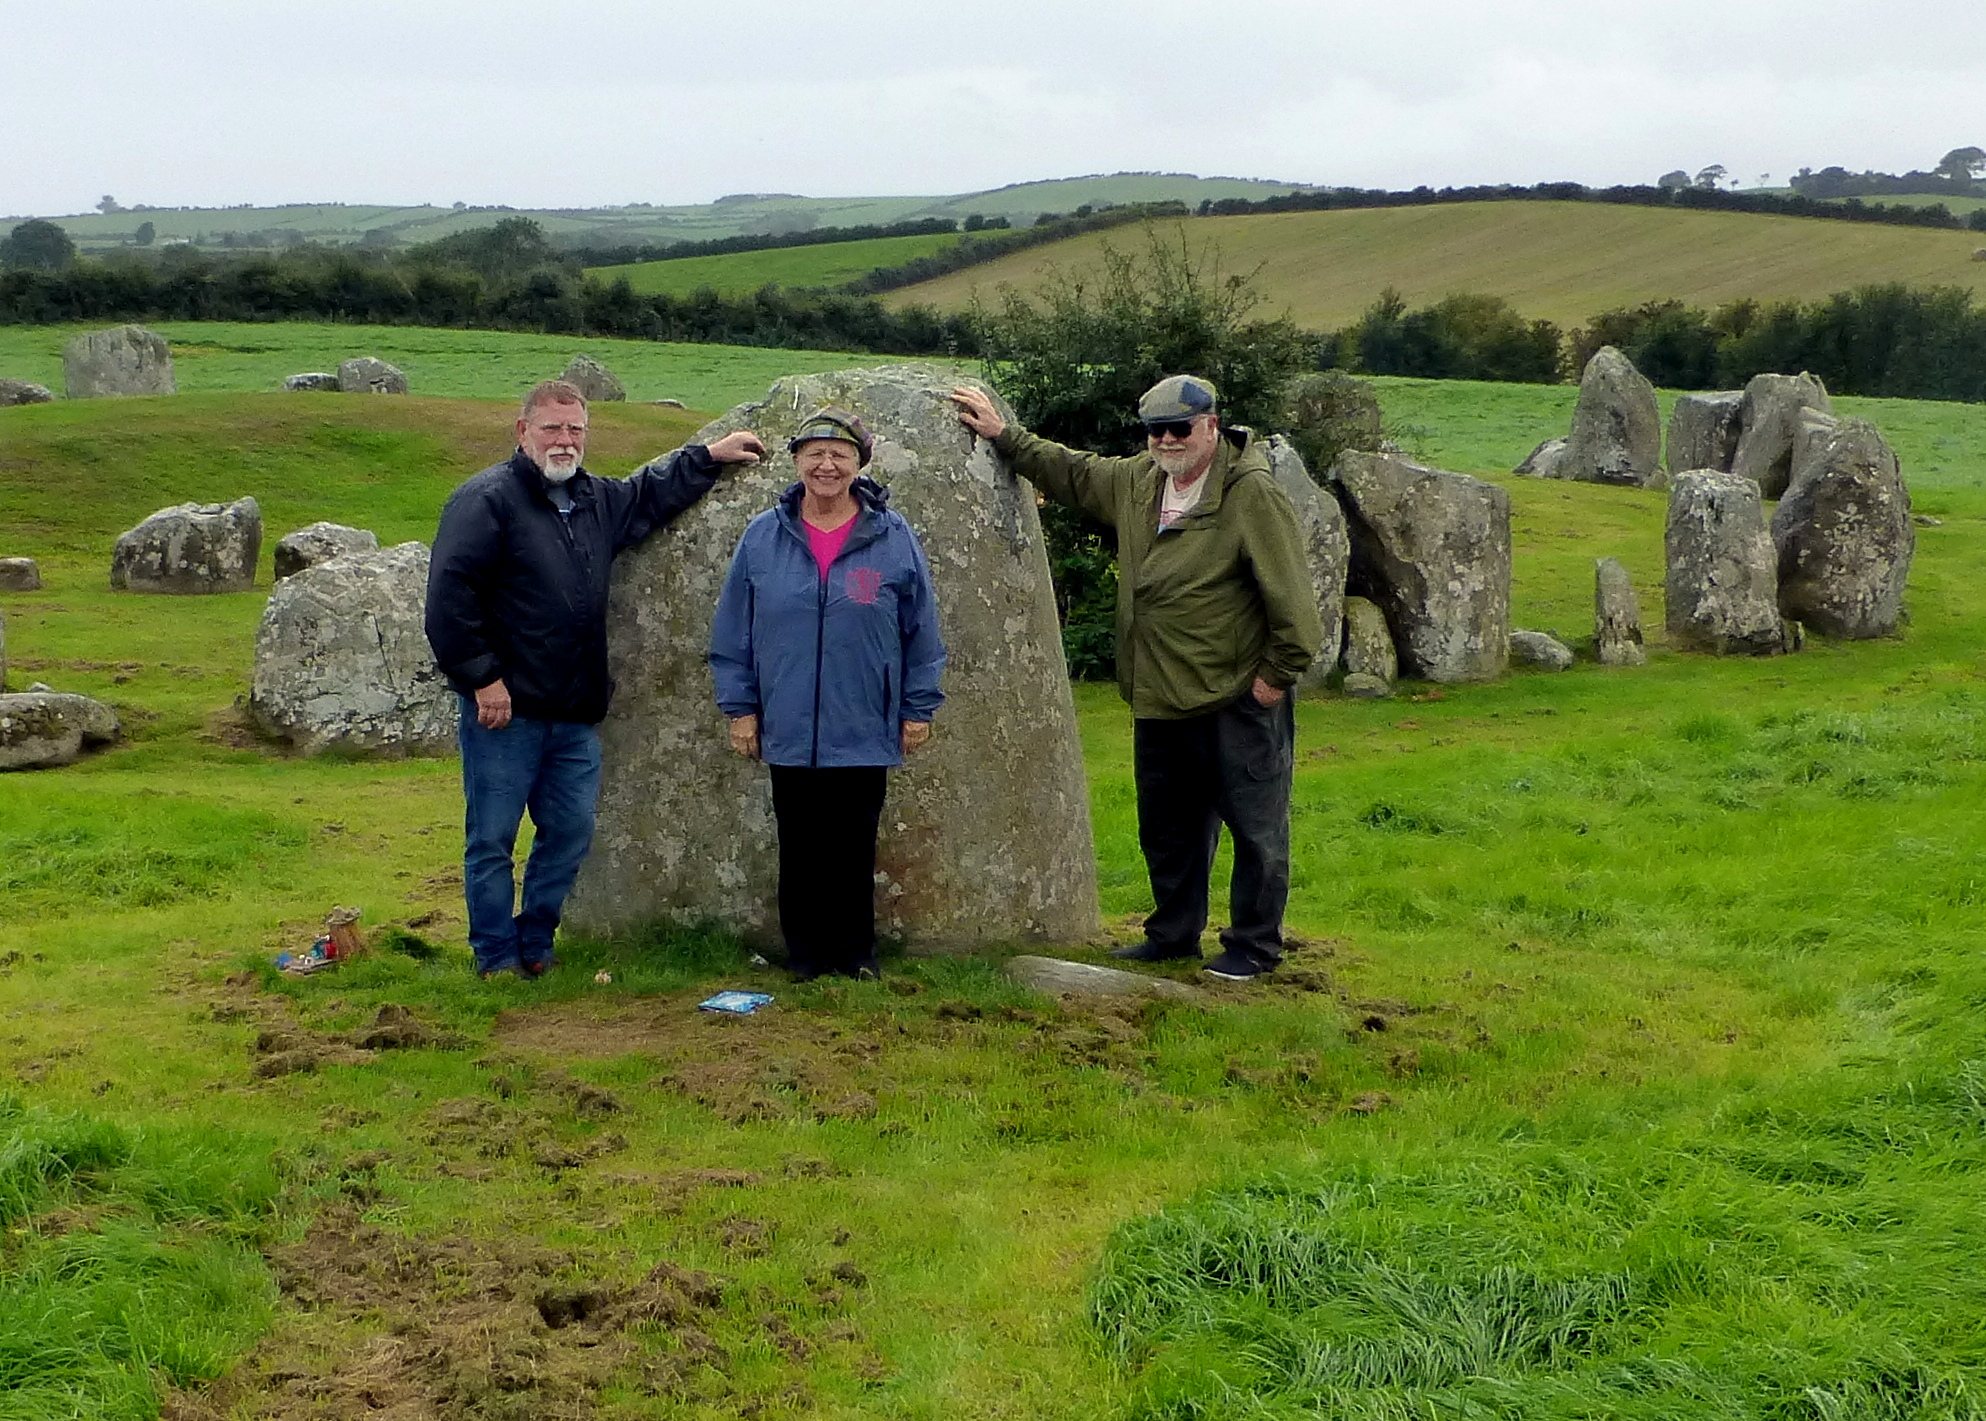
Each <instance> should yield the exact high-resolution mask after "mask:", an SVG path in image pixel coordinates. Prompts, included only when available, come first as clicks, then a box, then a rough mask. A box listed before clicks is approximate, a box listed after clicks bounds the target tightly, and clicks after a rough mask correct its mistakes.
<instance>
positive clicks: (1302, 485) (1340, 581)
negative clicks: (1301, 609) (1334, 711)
mask: <svg viewBox="0 0 1986 1421" xmlns="http://www.w3.org/2000/svg"><path fill="white" fill-rule="evenodd" d="M1268 444H1269V467H1270V469H1271V470H1273V471H1274V473H1275V475H1276V482H1277V483H1278V484H1280V485H1282V489H1283V492H1284V493H1286V494H1288V495H1289V498H1290V503H1291V504H1292V505H1294V506H1295V508H1296V525H1297V529H1298V531H1299V532H1301V533H1302V535H1303V551H1304V556H1305V557H1306V559H1307V560H1308V561H1309V564H1310V590H1311V591H1312V593H1313V594H1315V596H1316V598H1317V613H1318V615H1319V616H1320V617H1322V618H1323V620H1324V641H1323V643H1322V644H1321V645H1320V646H1319V647H1318V648H1317V659H1316V660H1315V661H1313V662H1311V663H1310V669H1309V670H1308V671H1306V672H1305V673H1304V674H1303V679H1302V680H1300V681H1299V682H1298V683H1297V685H1298V687H1299V688H1309V687H1311V686H1321V685H1323V684H1324V682H1325V681H1326V680H1327V679H1328V678H1329V677H1330V675H1331V672H1332V671H1333V669H1335V668H1336V666H1337V664H1338V634H1339V628H1340V627H1341V625H1342V624H1343V622H1344V609H1345V575H1346V573H1347V571H1348V570H1349V568H1350V564H1351V556H1352V545H1351V539H1350V538H1349V537H1348V536H1347V535H1346V533H1345V512H1344V510H1343V509H1342V508H1340V507H1339V506H1338V500H1337V499H1335V498H1333V497H1332V496H1331V495H1330V494H1328V493H1326V492H1324V490H1323V489H1321V488H1319V487H1318V486H1317V484H1316V482H1315V481H1314V480H1313V479H1312V478H1311V477H1310V471H1309V470H1308V469H1306V468H1305V467H1304V464H1303V456H1302V455H1301V454H1299V453H1297V452H1296V450H1295V449H1294V448H1293V447H1291V445H1290V442H1289V441H1288V440H1287V439H1285V438H1283V436H1282V435H1280V434H1274V435H1271V436H1270V437H1269V441H1268Z"/></svg>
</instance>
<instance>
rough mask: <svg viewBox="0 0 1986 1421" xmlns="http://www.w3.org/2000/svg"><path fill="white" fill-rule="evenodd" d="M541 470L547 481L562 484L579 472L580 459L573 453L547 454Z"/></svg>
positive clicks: (540, 467)
mask: <svg viewBox="0 0 1986 1421" xmlns="http://www.w3.org/2000/svg"><path fill="white" fill-rule="evenodd" d="M539 471H540V472H541V473H543V474H544V476H545V480H546V482H548V483H555V484H562V483H564V482H566V481H567V480H568V479H570V478H571V477H572V476H573V475H574V474H576V473H578V472H579V460H578V458H577V457H576V456H574V455H571V454H547V455H546V456H545V462H544V463H543V464H542V465H540V466H539Z"/></svg>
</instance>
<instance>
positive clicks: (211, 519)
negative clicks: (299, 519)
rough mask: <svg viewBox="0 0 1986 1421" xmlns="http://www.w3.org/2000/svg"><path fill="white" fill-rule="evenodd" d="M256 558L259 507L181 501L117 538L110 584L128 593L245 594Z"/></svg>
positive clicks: (243, 502)
mask: <svg viewBox="0 0 1986 1421" xmlns="http://www.w3.org/2000/svg"><path fill="white" fill-rule="evenodd" d="M261 554H262V508H261V506H260V505H259V504H257V503H256V501H255V500H254V499H252V498H238V499H236V500H235V501H234V502H233V503H181V504H176V505H174V506H173V507H171V508H161V509H160V510H159V511H158V512H157V513H154V514H153V515H152V516H151V517H150V518H147V519H146V520H145V521H144V522H143V523H140V524H139V525H138V526H137V527H136V528H133V529H132V530H131V531H130V532H128V533H126V534H124V535H123V536H122V537H120V538H119V539H118V540H117V547H116V549H115V550H114V551H113V552H112V553H111V556H110V585H111V587H113V588H115V589H117V590H120V591H130V592H179V593H198V592H246V591H247V590H248V589H249V588H251V587H253V586H254V585H255V560H256V559H257V558H258V557H260V556H261Z"/></svg>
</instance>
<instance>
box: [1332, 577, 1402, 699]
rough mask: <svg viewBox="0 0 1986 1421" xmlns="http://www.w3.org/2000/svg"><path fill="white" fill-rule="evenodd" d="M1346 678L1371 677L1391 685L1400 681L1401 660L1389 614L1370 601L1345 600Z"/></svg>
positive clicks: (1363, 598) (1363, 599) (1365, 599)
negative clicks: (1395, 648) (1387, 620)
mask: <svg viewBox="0 0 1986 1421" xmlns="http://www.w3.org/2000/svg"><path fill="white" fill-rule="evenodd" d="M1345 675H1346V677H1347V678H1349V677H1352V676H1370V677H1373V678H1374V679H1376V680H1380V681H1384V682H1385V683H1386V684H1387V685H1388V686H1391V685H1392V684H1393V683H1394V682H1395V681H1397V680H1399V679H1400V657H1399V653H1398V652H1396V651H1395V650H1394V649H1393V633H1392V632H1391V631H1389V630H1388V629H1387V626H1386V614H1385V613H1384V612H1382V611H1380V610H1379V604H1378V603H1377V602H1374V601H1372V600H1371V599H1369V598H1365V597H1347V598H1346V599H1345Z"/></svg>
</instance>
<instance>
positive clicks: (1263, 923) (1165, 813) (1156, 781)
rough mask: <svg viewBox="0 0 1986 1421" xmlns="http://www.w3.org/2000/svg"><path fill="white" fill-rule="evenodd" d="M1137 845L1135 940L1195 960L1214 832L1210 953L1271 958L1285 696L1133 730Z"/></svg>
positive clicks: (1282, 847)
mask: <svg viewBox="0 0 1986 1421" xmlns="http://www.w3.org/2000/svg"><path fill="white" fill-rule="evenodd" d="M1132 749H1133V763H1134V766H1135V772H1136V776H1137V783H1138V845H1139V847H1140V848H1142V849H1143V850H1144V852H1145V868H1146V870H1147V872H1149V873H1150V875H1151V881H1152V899H1153V902H1154V903H1155V904H1156V905H1157V906H1156V907H1155V908H1154V909H1153V910H1152V915H1151V916H1150V917H1149V918H1146V919H1145V936H1146V937H1147V938H1149V939H1150V940H1151V941H1152V942H1154V943H1156V944H1158V945H1159V946H1160V947H1163V948H1166V949H1168V950H1180V951H1184V950H1187V949H1197V948H1198V947H1199V945H1200V934H1201V932H1202V931H1203V930H1204V929H1205V928H1206V926H1207V880H1208V878H1209V876H1210V875H1211V874H1212V872H1213V867H1214V848H1215V846H1216V845H1217V844H1218V843H1219V841H1220V833H1221V825H1223V824H1225V825H1227V828H1228V833H1229V834H1230V835H1231V836H1232V837H1233V839H1234V874H1233V877H1232V879H1231V880H1230V883H1229V889H1228V899H1229V903H1228V920H1229V926H1228V928H1227V929H1226V931H1224V932H1222V934H1221V946H1223V947H1225V948H1228V949H1230V950H1232V951H1237V952H1243V953H1246V954H1248V955H1249V956H1252V957H1255V958H1258V959H1260V960H1261V961H1264V962H1271V963H1273V962H1279V961H1281V960H1282V955H1283V909H1284V908H1285V907H1286V906H1287V904H1288V902H1289V896H1290V779H1291V771H1292V770H1293V768H1294V765H1295V754H1296V706H1295V697H1294V696H1291V695H1288V694H1285V695H1284V696H1283V698H1282V699H1281V700H1280V701H1278V702H1277V703H1276V704H1275V705H1273V706H1265V705H1262V704H1260V703H1258V702H1257V701H1256V699H1255V697H1254V696H1253V695H1252V694H1251V693H1248V692H1243V693H1242V695H1241V697H1240V699H1238V700H1236V701H1233V702H1231V703H1229V704H1228V705H1225V706H1222V707H1221V708H1220V709H1219V710H1214V711H1208V712H1206V713H1205V714H1202V715H1196V716H1189V717H1187V718H1186V719H1183V720H1152V719H1141V720H1138V721H1136V722H1134V723H1133V741H1132Z"/></svg>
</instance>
